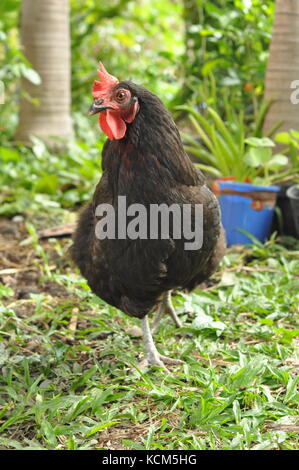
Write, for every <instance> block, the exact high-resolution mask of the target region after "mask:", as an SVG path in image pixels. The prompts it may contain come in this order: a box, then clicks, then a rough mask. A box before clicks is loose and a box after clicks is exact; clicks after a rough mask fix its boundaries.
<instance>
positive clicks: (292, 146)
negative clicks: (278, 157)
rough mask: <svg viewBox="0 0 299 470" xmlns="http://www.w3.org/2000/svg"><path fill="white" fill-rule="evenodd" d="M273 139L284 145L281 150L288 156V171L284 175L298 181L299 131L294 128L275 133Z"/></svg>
mask: <svg viewBox="0 0 299 470" xmlns="http://www.w3.org/2000/svg"><path fill="white" fill-rule="evenodd" d="M275 141H276V142H277V143H278V144H283V145H285V146H286V147H285V148H284V149H283V150H282V152H283V153H284V154H286V155H288V157H289V172H288V174H287V175H286V177H287V178H288V179H290V180H292V181H298V182H299V132H298V131H296V130H295V129H291V130H290V132H280V133H278V134H276V136H275Z"/></svg>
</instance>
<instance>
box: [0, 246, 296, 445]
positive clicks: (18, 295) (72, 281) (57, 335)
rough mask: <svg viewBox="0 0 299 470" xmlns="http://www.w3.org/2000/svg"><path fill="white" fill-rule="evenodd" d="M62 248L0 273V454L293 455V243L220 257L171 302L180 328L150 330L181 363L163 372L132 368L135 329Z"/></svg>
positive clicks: (138, 346) (46, 249)
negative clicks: (202, 283)
mask: <svg viewBox="0 0 299 470" xmlns="http://www.w3.org/2000/svg"><path fill="white" fill-rule="evenodd" d="M9 243H11V244H12V245H11V246H13V243H19V240H17V239H16V240H14V241H11V238H10V241H9ZM69 243H70V242H69V241H62V242H61V241H60V242H59V241H57V240H50V241H46V242H41V243H40V244H39V243H38V242H37V241H36V240H35V241H33V243H31V244H27V245H24V246H23V250H24V252H23V254H22V259H23V257H24V259H26V266H27V270H26V271H25V272H23V271H19V272H18V274H14V268H8V267H7V264H6V265H3V266H2V267H1V269H2V271H0V273H1V274H0V275H2V282H3V284H2V285H1V287H0V301H1V305H2V306H1V308H0V336H1V346H0V347H1V349H0V367H1V371H2V377H1V382H0V448H2V449H103V448H104V449H289V450H294V449H297V450H298V449H299V444H298V431H299V423H298V401H299V400H298V399H299V392H298V382H299V376H298V375H297V373H298V369H299V358H298V344H299V342H298V338H299V322H298V300H299V294H298V292H299V289H298V287H299V263H298V248H299V247H298V244H297V246H296V245H295V244H294V245H293V246H292V247H291V248H290V247H289V249H287V248H285V247H283V246H282V245H279V244H277V243H275V242H274V241H273V240H271V241H270V242H268V244H267V245H265V246H263V245H257V246H255V247H252V248H250V249H248V248H246V249H238V250H234V251H233V250H230V251H229V252H228V254H227V255H226V256H225V259H224V260H223V263H222V266H221V269H220V270H219V272H218V273H216V275H215V276H214V278H213V282H211V283H209V287H207V288H205V289H203V290H196V291H195V292H194V293H192V294H191V295H186V294H182V293H177V295H176V297H175V299H174V304H175V307H176V309H177V311H178V312H179V313H180V317H181V319H182V321H183V324H184V328H182V329H181V330H176V329H175V327H174V325H173V324H172V322H171V320H170V318H168V317H165V318H164V319H163V321H162V324H161V326H160V328H159V330H158V332H157V333H156V335H155V340H156V344H157V347H158V349H159V350H160V351H161V352H163V354H168V355H170V356H172V357H179V358H181V359H183V360H184V361H185V364H184V365H183V366H176V367H174V368H172V369H171V375H169V376H167V375H165V373H164V372H163V371H161V370H159V369H151V370H149V369H147V370H141V369H140V363H141V360H142V359H143V357H144V356H143V344H142V341H141V340H140V338H134V337H132V336H131V335H130V328H131V327H132V326H133V325H134V323H135V324H136V325H138V324H139V323H138V320H134V319H130V318H129V317H127V316H126V315H124V314H122V313H121V312H119V311H117V310H116V309H114V308H112V307H109V306H108V305H107V304H105V303H104V302H103V301H101V300H100V299H98V298H96V297H95V296H93V295H92V294H91V292H90V290H89V289H88V287H87V285H86V283H85V281H84V280H83V279H82V278H81V277H80V276H79V274H78V272H77V271H76V270H75V268H74V266H71V265H70V264H69V261H68V259H67V257H66V256H65V253H66V251H67V248H68V245H69ZM20 256H21V255H20ZM14 263H15V265H18V263H21V258H20V259H19V261H18V260H17V259H16V258H14ZM24 263H25V262H24ZM20 265H21V264H20ZM15 269H18V268H15ZM3 271H4V275H3ZM9 273H10V274H9ZM28 273H30V276H31V277H29V278H28V275H29V274H28ZM3 276H4V277H3ZM15 276H17V280H15ZM4 281H6V282H4ZM28 283H31V292H27V293H25V294H24V293H23V294H22V289H23V290H24V286H28ZM4 284H5V285H4ZM32 286H33V287H34V288H33V287H32ZM25 290H26V289H25Z"/></svg>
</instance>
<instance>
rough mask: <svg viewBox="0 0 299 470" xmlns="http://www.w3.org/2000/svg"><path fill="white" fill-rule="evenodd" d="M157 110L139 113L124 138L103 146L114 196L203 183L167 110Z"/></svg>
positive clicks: (104, 160)
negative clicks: (147, 114) (149, 112)
mask: <svg viewBox="0 0 299 470" xmlns="http://www.w3.org/2000/svg"><path fill="white" fill-rule="evenodd" d="M157 111H159V110H157ZM157 111H156V112H155V113H154V112H152V113H151V114H150V116H146V115H143V114H142V113H140V114H139V115H138V116H137V118H136V119H135V121H134V122H133V123H132V124H130V125H128V127H127V133H126V136H125V137H124V138H123V139H121V140H118V141H107V142H106V144H105V146H104V149H103V169H104V170H106V171H107V172H108V175H109V181H110V185H111V187H112V188H113V193H114V195H115V196H117V195H129V194H132V192H135V193H136V192H138V193H139V194H142V193H144V192H146V191H149V188H152V189H151V191H152V190H153V188H161V186H162V187H165V188H166V189H167V188H169V187H173V186H176V185H177V184H178V183H179V184H186V185H196V184H200V183H202V179H201V177H200V175H199V173H198V172H197V170H196V169H195V167H194V166H193V164H192V163H191V161H190V159H189V157H188V156H187V155H186V153H185V151H184V149H183V145H182V142H181V139H180V136H179V132H178V130H177V128H176V125H175V123H174V122H173V120H172V119H171V117H170V115H169V113H168V112H167V111H166V110H163V111H162V112H161V110H160V112H157Z"/></svg>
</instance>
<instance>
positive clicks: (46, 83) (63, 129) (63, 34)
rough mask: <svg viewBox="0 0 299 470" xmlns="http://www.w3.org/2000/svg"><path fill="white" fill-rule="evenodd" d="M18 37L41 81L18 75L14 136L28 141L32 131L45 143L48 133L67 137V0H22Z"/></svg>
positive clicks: (69, 130) (68, 52)
mask: <svg viewBox="0 0 299 470" xmlns="http://www.w3.org/2000/svg"><path fill="white" fill-rule="evenodd" d="M21 40H22V45H23V48H24V53H25V55H26V57H27V59H28V60H29V62H30V63H31V64H32V67H33V68H34V70H36V71H37V72H38V73H39V75H40V77H41V79H42V83H41V85H34V84H32V83H31V82H29V81H28V80H27V79H25V78H24V79H22V85H21V86H22V91H23V94H24V95H25V96H23V97H22V98H21V103H20V113H19V126H18V129H17V132H16V136H15V137H16V139H17V140H20V141H25V142H28V141H29V140H30V136H31V135H34V136H37V137H39V138H41V139H43V140H44V141H46V142H48V143H51V142H53V139H52V137H58V138H60V139H67V138H69V137H70V136H71V135H72V123H71V117H70V101H71V100H70V33H69V0H46V1H45V0H23V2H22V12H21ZM28 97H29V99H28ZM54 142H55V141H54Z"/></svg>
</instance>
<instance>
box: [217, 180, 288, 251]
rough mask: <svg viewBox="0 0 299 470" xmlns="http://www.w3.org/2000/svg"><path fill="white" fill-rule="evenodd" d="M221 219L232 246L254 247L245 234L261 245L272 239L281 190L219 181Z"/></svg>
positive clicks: (229, 244)
mask: <svg viewBox="0 0 299 470" xmlns="http://www.w3.org/2000/svg"><path fill="white" fill-rule="evenodd" d="M218 185H219V193H220V194H219V202H220V209H221V218H222V223H223V226H224V229H225V231H226V238H227V244H228V246H231V245H246V244H248V243H252V240H250V238H248V237H247V236H246V235H245V234H244V233H242V232H240V229H241V230H245V231H246V232H248V233H250V234H252V235H253V236H254V237H256V238H257V239H258V240H260V241H261V242H264V241H265V240H266V238H267V236H268V235H269V232H270V228H271V224H272V219H273V215H274V208H275V204H276V195H277V193H278V192H279V187H278V186H255V185H253V184H250V183H235V182H232V181H218Z"/></svg>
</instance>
